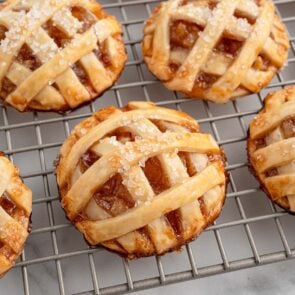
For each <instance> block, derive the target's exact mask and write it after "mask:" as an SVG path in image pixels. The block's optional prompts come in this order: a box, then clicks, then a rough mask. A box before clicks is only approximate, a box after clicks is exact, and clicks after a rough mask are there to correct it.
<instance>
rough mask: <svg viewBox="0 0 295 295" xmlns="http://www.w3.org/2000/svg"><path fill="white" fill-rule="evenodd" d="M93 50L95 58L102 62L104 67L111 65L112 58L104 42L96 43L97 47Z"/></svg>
mask: <svg viewBox="0 0 295 295" xmlns="http://www.w3.org/2000/svg"><path fill="white" fill-rule="evenodd" d="M93 52H94V54H95V55H96V56H97V58H98V59H99V60H100V61H101V62H102V63H103V65H104V67H105V68H108V67H110V66H112V60H111V59H110V57H109V54H108V51H107V48H106V42H103V43H102V44H100V45H98V49H95V50H94V51H93Z"/></svg>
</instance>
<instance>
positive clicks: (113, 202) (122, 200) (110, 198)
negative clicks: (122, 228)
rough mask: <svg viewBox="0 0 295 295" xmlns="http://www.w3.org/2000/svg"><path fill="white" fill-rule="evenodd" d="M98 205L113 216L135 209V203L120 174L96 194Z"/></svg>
mask: <svg viewBox="0 0 295 295" xmlns="http://www.w3.org/2000/svg"><path fill="white" fill-rule="evenodd" d="M94 199H95V201H96V203H97V204H98V205H99V206H100V207H101V208H103V209H104V210H105V211H107V212H108V213H109V214H111V215H112V216H117V215H120V214H122V213H123V212H125V211H126V210H128V209H130V208H132V207H134V205H135V202H134V200H133V199H132V197H131V195H130V194H129V192H128V190H127V189H126V187H125V186H124V185H123V184H122V177H121V175H120V174H116V175H114V176H113V177H112V178H110V179H109V180H108V181H107V182H106V183H105V184H104V186H103V187H102V188H101V189H100V190H98V191H97V192H96V193H95V194H94Z"/></svg>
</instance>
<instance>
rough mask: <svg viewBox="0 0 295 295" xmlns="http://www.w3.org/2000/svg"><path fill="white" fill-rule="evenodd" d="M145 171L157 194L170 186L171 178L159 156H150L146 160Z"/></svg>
mask: <svg viewBox="0 0 295 295" xmlns="http://www.w3.org/2000/svg"><path fill="white" fill-rule="evenodd" d="M143 172H144V174H145V176H146V178H147V179H148V181H149V183H150V185H151V187H152V189H153V191H154V192H155V194H156V195H158V194H160V193H162V192H163V191H165V190H167V189H168V188H169V187H170V184H169V180H168V178H167V176H166V174H165V173H164V171H163V169H162V166H161V163H160V161H159V159H158V158H157V157H153V158H150V159H148V160H147V161H146V163H145V167H144V168H143Z"/></svg>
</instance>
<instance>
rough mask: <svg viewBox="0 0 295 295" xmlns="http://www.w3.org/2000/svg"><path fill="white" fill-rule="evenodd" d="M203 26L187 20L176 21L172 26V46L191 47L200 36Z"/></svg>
mask: <svg viewBox="0 0 295 295" xmlns="http://www.w3.org/2000/svg"><path fill="white" fill-rule="evenodd" d="M201 31H202V28H200V27H199V26H197V25H196V24H192V23H189V22H186V21H182V20H179V21H175V22H173V23H172V25H171V26H170V46H171V48H172V49H173V48H177V47H183V48H187V49H191V48H192V47H193V46H194V44H195V42H196V40H197V39H198V37H199V34H200V32H201Z"/></svg>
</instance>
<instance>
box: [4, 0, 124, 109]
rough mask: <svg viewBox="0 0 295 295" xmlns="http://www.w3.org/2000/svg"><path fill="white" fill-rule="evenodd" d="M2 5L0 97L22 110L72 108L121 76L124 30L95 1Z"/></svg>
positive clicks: (6, 3)
mask: <svg viewBox="0 0 295 295" xmlns="http://www.w3.org/2000/svg"><path fill="white" fill-rule="evenodd" d="M0 10H1V15H0V33H1V34H0V40H2V41H1V46H0V59H1V64H0V89H1V91H0V98H1V99H2V100H4V101H5V102H6V103H8V104H9V105H12V106H13V107H14V108H16V109H17V110H19V111H28V110H41V111H66V110H73V109H75V108H77V107H79V106H81V105H83V104H86V103H89V102H90V101H91V100H92V99H94V98H96V97H98V96H100V95H102V94H103V93H104V92H105V91H106V90H107V89H108V88H110V87H111V86H112V85H113V84H114V83H115V82H116V80H117V79H118V78H119V76H120V74H121V72H122V70H123V68H124V65H125V62H126V52H125V47H124V43H123V40H122V36H121V35H122V30H121V27H120V25H119V24H118V22H117V20H116V19H115V18H114V17H112V16H110V15H108V14H106V13H105V12H104V11H103V10H102V8H101V7H100V5H99V4H98V3H97V2H96V1H94V0H83V1H77V0H62V1H55V0H54V1H52V0H45V1H44V0H42V1H41V0H37V1H34V2H33V4H32V1H22V2H21V3H20V2H16V1H6V2H5V3H4V4H3V5H2V6H0Z"/></svg>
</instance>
